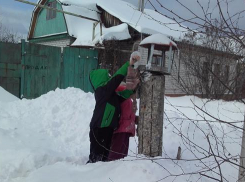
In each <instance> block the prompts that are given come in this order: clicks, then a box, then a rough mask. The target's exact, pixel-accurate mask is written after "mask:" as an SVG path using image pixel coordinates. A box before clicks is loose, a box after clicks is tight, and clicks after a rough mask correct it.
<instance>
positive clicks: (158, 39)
mask: <svg viewBox="0 0 245 182" xmlns="http://www.w3.org/2000/svg"><path fill="white" fill-rule="evenodd" d="M152 44H154V45H155V47H154V49H155V50H163V48H165V49H166V50H168V49H169V47H170V46H171V45H172V46H173V49H174V50H176V49H177V44H176V43H175V42H174V41H172V40H170V39H169V38H168V37H167V36H166V35H163V34H153V35H151V36H149V37H147V38H145V39H144V40H142V41H141V43H140V44H139V45H140V46H141V47H145V48H149V47H151V45H152Z"/></svg>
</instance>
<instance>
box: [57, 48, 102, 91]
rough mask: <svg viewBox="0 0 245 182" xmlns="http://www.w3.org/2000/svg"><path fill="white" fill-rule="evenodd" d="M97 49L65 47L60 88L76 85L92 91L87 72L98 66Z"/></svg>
mask: <svg viewBox="0 0 245 182" xmlns="http://www.w3.org/2000/svg"><path fill="white" fill-rule="evenodd" d="M97 57H98V51H97V50H94V49H81V48H71V47H65V48H64V52H63V71H62V73H63V76H62V77H63V79H62V80H63V82H62V83H61V88H67V87H76V88H81V89H82V90H84V91H85V92H93V88H92V86H91V84H90V82H89V72H90V71H91V70H92V69H96V68H97V66H98V58H97Z"/></svg>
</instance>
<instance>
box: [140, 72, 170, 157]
mask: <svg viewBox="0 0 245 182" xmlns="http://www.w3.org/2000/svg"><path fill="white" fill-rule="evenodd" d="M164 90H165V77H164V75H151V76H150V77H149V78H148V80H147V81H145V82H142V84H141V87H140V111H139V116H140V117H139V124H138V134H139V154H145V155H147V156H151V157H155V156H161V155H162V135H163V106H164Z"/></svg>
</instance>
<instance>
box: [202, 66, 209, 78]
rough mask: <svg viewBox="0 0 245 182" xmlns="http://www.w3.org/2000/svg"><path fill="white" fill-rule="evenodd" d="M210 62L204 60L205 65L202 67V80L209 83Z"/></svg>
mask: <svg viewBox="0 0 245 182" xmlns="http://www.w3.org/2000/svg"><path fill="white" fill-rule="evenodd" d="M208 72H209V70H208V62H203V67H202V81H203V83H208V75H209V74H208Z"/></svg>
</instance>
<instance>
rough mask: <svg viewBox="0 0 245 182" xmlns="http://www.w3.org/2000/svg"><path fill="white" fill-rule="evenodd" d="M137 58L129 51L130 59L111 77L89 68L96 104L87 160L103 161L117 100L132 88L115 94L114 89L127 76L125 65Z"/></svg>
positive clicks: (116, 118)
mask: <svg viewBox="0 0 245 182" xmlns="http://www.w3.org/2000/svg"><path fill="white" fill-rule="evenodd" d="M139 60H140V55H139V53H135V52H133V53H132V55H131V57H130V62H126V63H125V64H124V65H123V66H122V67H121V68H120V69H119V70H118V71H117V72H116V73H115V74H114V75H113V76H112V77H110V76H109V73H108V70H106V69H98V70H93V71H91V73H90V76H89V78H90V82H91V84H92V86H93V88H94V91H95V93H94V96H95V101H96V104H95V109H94V113H93V117H92V120H91V122H90V132H89V137H90V155H89V161H88V163H94V162H97V161H107V158H108V154H109V150H110V146H111V139H112V134H113V132H114V130H115V129H116V128H117V127H118V121H119V117H120V114H121V108H120V105H121V102H123V101H124V100H125V99H127V98H129V97H130V95H131V94H132V93H133V91H129V90H125V91H124V92H122V93H120V94H121V95H118V94H117V93H116V92H115V90H116V88H117V87H118V86H119V84H120V83H121V82H122V81H123V79H124V78H125V76H126V75H127V70H128V67H129V66H133V65H134V63H135V62H137V61H139Z"/></svg>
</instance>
